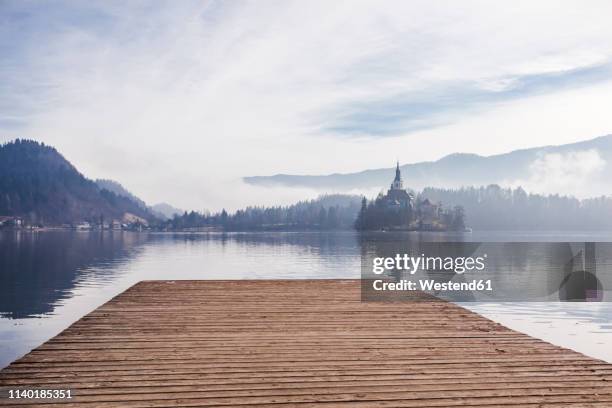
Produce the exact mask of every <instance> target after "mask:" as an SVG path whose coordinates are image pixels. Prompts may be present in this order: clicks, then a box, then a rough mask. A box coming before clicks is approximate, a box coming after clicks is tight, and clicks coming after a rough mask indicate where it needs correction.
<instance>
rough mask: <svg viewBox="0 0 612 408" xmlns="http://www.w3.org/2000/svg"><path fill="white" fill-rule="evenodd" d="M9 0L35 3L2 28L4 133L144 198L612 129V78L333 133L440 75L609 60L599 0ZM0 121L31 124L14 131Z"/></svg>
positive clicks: (237, 194) (475, 76)
mask: <svg viewBox="0 0 612 408" xmlns="http://www.w3.org/2000/svg"><path fill="white" fill-rule="evenodd" d="M11 8H15V9H16V10H17V11H23V12H24V13H25V15H26V16H29V17H23V15H21V16H19V17H11V18H10V19H9V20H6V21H9V24H7V25H5V27H3V28H2V32H1V33H0V34H3V35H2V37H3V38H4V40H0V41H1V42H0V44H2V45H3V49H4V48H7V47H8V48H10V49H9V50H8V51H7V52H3V55H4V56H5V57H6V58H5V62H4V63H0V86H2V88H1V89H2V90H3V89H5V88H8V90H9V91H10V92H1V93H0V106H2V107H7V109H3V111H4V112H5V113H4V114H3V115H4V116H0V139H1V140H8V139H10V138H13V137H29V138H35V139H38V140H42V141H44V142H47V143H50V144H52V145H55V146H56V147H57V148H58V149H59V150H60V151H61V152H63V153H65V155H66V156H67V157H68V158H69V159H70V160H71V161H73V162H74V164H75V165H76V166H77V167H78V168H80V169H82V170H83V172H84V173H85V174H86V175H88V176H90V177H104V178H113V179H116V180H118V181H120V182H122V183H123V184H125V185H126V187H128V188H130V189H131V190H133V191H134V192H135V193H136V194H138V195H140V196H142V198H144V199H145V200H147V201H149V202H156V201H162V200H164V201H168V202H170V203H172V204H174V205H176V206H179V207H181V208H210V209H218V208H221V207H223V206H226V207H229V208H236V207H241V206H244V205H248V204H264V203H267V204H270V203H275V202H290V201H293V200H295V199H298V198H304V197H303V195H304V194H308V193H307V192H304V191H280V190H274V191H271V190H257V189H255V188H253V187H249V186H245V185H244V184H243V183H241V181H240V177H242V176H246V175H265V174H274V173H281V172H282V173H306V174H321V173H327V172H336V171H340V172H346V171H357V170H362V169H365V168H372V167H380V166H390V165H392V164H393V162H394V160H395V159H396V158H398V157H399V159H400V160H401V161H402V162H416V161H421V160H427V159H433V158H437V157H439V156H441V155H443V154H446V153H451V152H453V151H473V152H477V153H484V154H486V153H494V152H500V151H504V150H509V149H512V148H519V147H526V146H532V145H540V144H550V143H563V142H567V141H574V140H577V139H584V138H588V137H591V136H597V135H600V134H604V133H609V131H610V129H612V118H610V117H609V115H604V114H602V112H601V108H600V104H604V105H607V106H611V105H612V100H611V98H612V97H611V96H609V95H612V94H611V93H610V92H609V88H610V86H609V85H604V86H602V85H601V84H599V83H598V84H596V85H594V84H586V85H584V87H582V88H564V89H563V90H559V92H555V93H552V94H551V93H548V94H546V95H525V97H524V98H523V99H521V98H519V99H513V100H511V101H510V100H509V101H504V100H501V101H497V102H495V103H491V104H490V106H488V105H487V106H479V107H478V110H477V111H476V112H475V111H473V110H469V111H466V112H460V113H458V114H453V116H452V117H446V116H445V114H444V112H443V109H441V112H440V113H439V115H442V117H441V118H439V117H436V118H435V119H436V121H435V122H436V123H443V124H444V126H439V127H433V128H426V129H422V130H419V131H410V132H408V131H405V132H402V131H401V130H400V131H399V132H398V134H396V135H395V137H391V138H379V137H377V136H378V135H377V134H376V133H375V132H374V133H372V132H371V131H368V130H367V129H365V130H362V131H357V132H356V133H357V134H358V135H360V137H351V136H349V135H346V134H338V133H336V132H334V131H333V130H330V129H333V125H334V124H335V123H336V121H337V119H338V115H339V114H342V113H343V112H346V109H347V107H350V106H352V105H353V104H354V103H361V102H363V103H370V104H371V103H373V104H375V103H376V101H380V100H388V99H389V98H392V97H394V96H395V95H403V97H405V95H408V97H410V95H417V96H416V100H412V101H411V102H415V103H418V102H419V101H420V95H428V93H429V92H430V90H431V89H435V90H436V92H440V89H441V90H442V94H441V96H439V97H437V98H438V99H436V101H438V102H439V101H440V100H444V98H446V97H450V98H452V97H453V96H454V95H453V94H452V92H451V90H448V92H450V94H449V95H447V94H446V93H445V92H446V90H447V84H453V83H462V84H473V86H474V89H479V90H481V91H483V92H504V91H508V90H512V89H513V87H515V86H516V84H519V83H520V78H521V77H524V76H534V75H547V74H551V73H558V72H564V71H571V70H579V69H584V68H586V67H591V66H594V65H597V64H602V63H608V62H609V61H610V60H611V57H612V42H611V41H609V38H612V26H611V25H610V24H609V18H608V16H609V15H610V12H611V11H612V6H611V4H610V3H609V2H605V1H604V2H596V1H594V2H589V3H584V2H569V1H568V2H562V3H559V2H556V1H555V2H546V1H542V2H526V1H524V2H521V1H519V2H511V3H508V4H505V5H504V7H500V6H499V5H498V4H495V3H493V2H488V1H467V2H462V3H455V2H434V3H432V2H426V1H422V2H419V1H411V2H405V1H397V2H396V1H389V2H385V3H379V2H374V1H351V2H327V1H320V2H315V1H308V2H304V1H278V2H276V1H269V2H214V1H211V2H206V3H202V2H199V1H198V2H187V1H181V2H158V3H155V4H154V5H153V4H152V3H149V4H147V3H145V4H144V5H142V4H140V3H128V4H127V5H126V4H115V3H109V2H100V3H89V2H88V3H74V2H69V3H67V4H66V5H64V6H63V7H54V8H53V9H52V10H46V9H42V8H40V9H39V8H37V6H36V5H27V4H25V3H19V2H17V3H14V4H13V5H12V6H11ZM22 8H23V9H25V11H24V10H21V9H22ZM11 11H12V10H10V9H9V7H8V6H6V7H5V8H4V9H0V12H1V13H2V14H5V13H6V14H5V15H11V14H10V13H11ZM22 14H23V13H22ZM41 22H44V24H41ZM46 27H47V28H46ZM7 38H9V40H7ZM13 43H14V44H13ZM4 45H6V46H4ZM9 46H10V47H9ZM570 85H571V84H570ZM449 89H450V88H449ZM606 89H608V91H606ZM440 98H441V99H440ZM536 101H539V102H536ZM542 101H545V102H546V103H545V104H542ZM577 101H580V102H577ZM432 109H433V110H435V109H436V107H435V106H434V107H433V108H432ZM434 113H435V114H437V112H434ZM568 113H569V114H568ZM400 114H401V112H400ZM9 117H10V118H9ZM3 119H4V121H5V122H7V121H9V119H10V122H11V123H13V122H19V123H20V124H21V125H20V126H14V125H11V126H6V127H2V123H3V122H2V121H3ZM421 120H422V121H423V122H429V121H430V119H427V118H426V117H425V116H424V117H423V118H422V119H421ZM7 123H8V122H7ZM594 132H596V133H594Z"/></svg>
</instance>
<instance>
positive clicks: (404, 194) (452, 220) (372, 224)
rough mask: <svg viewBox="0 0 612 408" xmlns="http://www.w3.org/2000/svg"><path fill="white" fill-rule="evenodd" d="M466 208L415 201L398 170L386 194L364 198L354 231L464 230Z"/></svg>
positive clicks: (397, 169) (420, 200)
mask: <svg viewBox="0 0 612 408" xmlns="http://www.w3.org/2000/svg"><path fill="white" fill-rule="evenodd" d="M464 219H465V214H464V210H463V207H461V206H455V207H454V208H452V209H451V208H444V207H443V206H442V204H440V203H437V204H434V203H432V202H431V201H429V199H427V198H425V199H415V198H414V195H413V194H412V193H410V192H408V191H407V190H406V189H404V181H403V180H402V174H401V171H400V167H399V162H398V163H397V166H396V168H395V178H394V179H393V182H392V183H391V187H390V188H389V190H387V194H386V195H383V194H382V193H381V194H379V195H378V197H377V198H376V199H375V200H373V201H371V202H370V203H368V201H367V199H366V198H365V197H364V198H363V199H362V201H361V210H360V211H359V215H358V216H357V220H356V221H355V228H356V229H357V230H362V231H380V230H401V231H465V230H466V228H465V221H464Z"/></svg>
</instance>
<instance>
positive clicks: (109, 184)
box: [96, 179, 147, 209]
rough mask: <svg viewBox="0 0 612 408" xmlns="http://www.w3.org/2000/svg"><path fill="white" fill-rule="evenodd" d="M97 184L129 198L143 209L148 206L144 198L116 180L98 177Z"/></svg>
mask: <svg viewBox="0 0 612 408" xmlns="http://www.w3.org/2000/svg"><path fill="white" fill-rule="evenodd" d="M96 184H97V185H98V187H100V188H102V189H105V190H108V191H111V192H113V193H115V194H117V195H118V196H121V197H126V198H129V199H130V200H132V201H133V202H135V203H136V204H138V205H139V206H140V207H141V208H143V209H146V208H147V204H146V203H145V202H144V201H143V200H141V199H140V198H138V197H136V196H135V195H134V194H132V193H130V192H129V191H128V190H126V189H125V187H123V186H122V185H121V184H120V183H118V182H116V181H114V180H107V179H97V180H96Z"/></svg>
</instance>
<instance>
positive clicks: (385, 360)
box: [0, 280, 612, 408]
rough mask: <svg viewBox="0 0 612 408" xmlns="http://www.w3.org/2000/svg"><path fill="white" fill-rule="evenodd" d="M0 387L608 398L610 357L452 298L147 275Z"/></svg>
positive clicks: (561, 402) (413, 402)
mask: <svg viewBox="0 0 612 408" xmlns="http://www.w3.org/2000/svg"><path fill="white" fill-rule="evenodd" d="M611 346H612V345H611ZM0 387H10V388H15V387H21V388H25V389H33V388H36V389H71V390H72V395H73V398H72V399H69V400H63V401H57V400H56V401H51V400H45V401H43V400H36V401H33V400H14V399H13V400H9V399H7V398H2V399H0V405H18V404H24V405H27V406H37V404H40V406H50V404H54V403H61V404H62V405H63V406H67V407H72V406H75V407H113V408H114V407H128V408H129V407H167V406H180V407H212V406H257V407H289V406H292V407H329V408H336V407H358V408H360V407H368V408H369V407H455V406H461V407H479V408H483V407H505V408H512V407H540V408H542V407H612V365H611V364H607V363H604V362H602V361H599V360H595V359H593V358H589V357H586V356H584V355H582V354H579V353H576V352H573V351H570V350H567V349H563V348H560V347H557V346H554V345H552V344H549V343H546V342H544V341H540V340H537V339H534V338H532V337H529V336H527V335H525V334H522V333H518V332H516V331H513V330H510V329H508V328H506V327H503V326H501V325H499V324H496V323H494V322H492V321H490V320H488V319H486V318H484V317H481V316H479V315H477V314H475V313H472V312H470V311H468V310H465V309H463V308H461V307H459V306H457V305H454V304H451V303H447V302H443V301H436V300H428V301H420V302H389V303H379V302H361V300H360V284H359V281H355V280H295V281H148V282H141V283H138V284H137V285H135V286H133V287H131V288H130V289H129V290H127V291H125V292H124V293H122V294H121V295H119V296H117V297H115V298H114V299H112V300H111V301H109V302H108V303H106V304H105V305H103V306H101V307H100V308H98V309H96V310H95V311H93V312H92V313H90V314H88V315H86V316H85V317H83V318H82V319H80V320H79V321H77V322H76V323H74V324H73V325H72V326H70V327H69V328H68V329H66V330H65V331H64V332H62V333H61V334H59V335H58V336H56V337H55V338H53V339H51V340H49V341H48V342H46V343H44V344H43V345H41V346H40V347H38V348H36V349H35V350H33V351H32V352H30V353H29V354H27V355H26V356H24V357H23V358H21V359H19V360H17V361H15V362H14V363H12V364H11V365H10V366H8V367H7V368H5V369H4V370H2V371H1V372H0ZM5 396H6V394H5ZM21 406H23V405H21Z"/></svg>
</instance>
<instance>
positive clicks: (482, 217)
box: [164, 185, 612, 231]
mask: <svg viewBox="0 0 612 408" xmlns="http://www.w3.org/2000/svg"><path fill="white" fill-rule="evenodd" d="M362 198H363V197H361V196H355V195H339V194H337V195H326V196H322V197H319V198H318V199H315V200H310V201H302V202H299V203H297V204H294V205H290V206H279V207H248V208H246V209H244V210H239V211H236V212H235V213H231V214H230V213H227V212H226V211H225V210H224V211H221V212H219V213H216V214H210V213H198V212H190V213H185V214H183V215H180V216H176V217H174V218H173V219H171V220H168V221H166V222H165V224H164V227H165V228H168V229H184V228H198V227H219V228H223V229H226V230H228V231H237V230H275V229H278V230H289V229H294V230H332V229H353V228H354V226H355V221H356V220H357V216H358V214H359V211H360V209H361V206H362ZM416 198H417V200H421V199H425V198H428V199H429V200H430V201H431V202H434V203H438V202H441V203H442V204H443V206H444V207H445V208H450V209H453V210H454V209H455V207H456V206H460V207H462V208H463V210H464V218H465V220H464V222H465V225H466V226H468V227H470V228H473V229H475V230H610V229H612V216H611V215H612V197H603V196H602V197H598V198H589V199H582V200H580V199H577V198H574V197H570V196H560V195H541V194H529V193H527V192H526V191H525V190H523V189H522V188H515V189H510V188H502V187H500V186H497V185H490V186H486V187H466V188H460V189H440V188H426V189H424V190H423V191H422V192H420V193H419V194H417V197H416Z"/></svg>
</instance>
